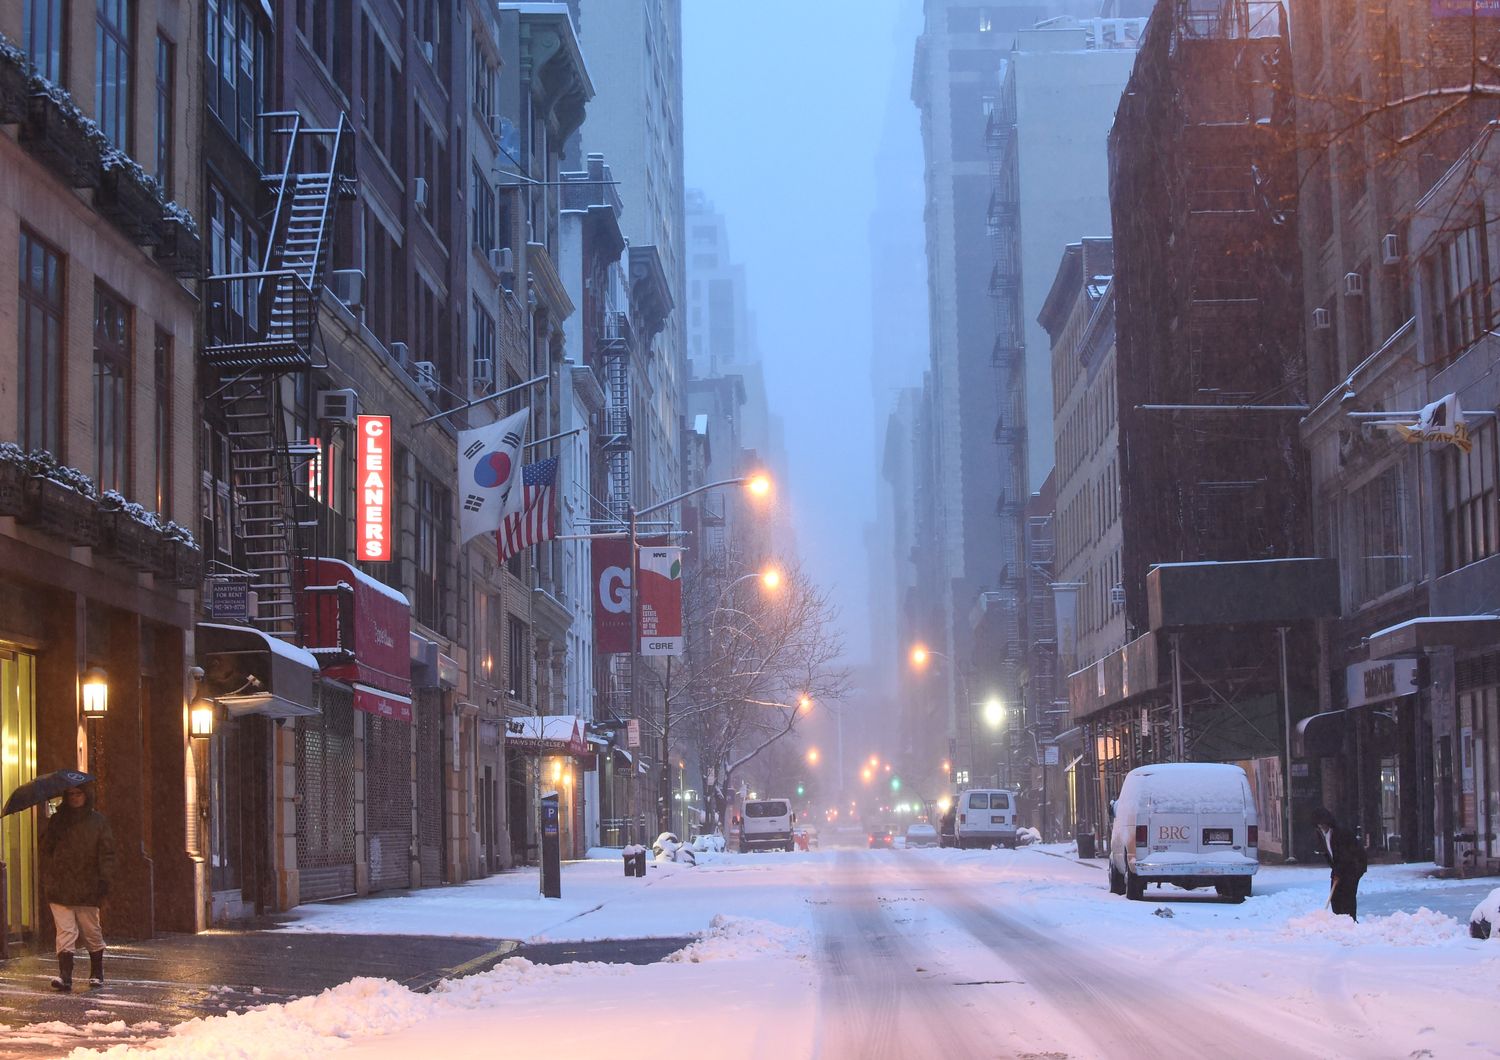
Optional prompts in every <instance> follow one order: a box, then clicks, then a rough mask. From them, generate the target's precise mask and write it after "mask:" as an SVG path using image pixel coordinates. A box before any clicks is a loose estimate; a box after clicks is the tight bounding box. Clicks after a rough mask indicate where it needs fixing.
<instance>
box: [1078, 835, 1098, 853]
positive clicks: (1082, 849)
mask: <svg viewBox="0 0 1500 1060" xmlns="http://www.w3.org/2000/svg"><path fill="white" fill-rule="evenodd" d="M1077 839H1078V856H1079V857H1080V858H1091V857H1093V856H1094V833H1093V832H1079V833H1078V836H1077Z"/></svg>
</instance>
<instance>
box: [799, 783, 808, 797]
mask: <svg viewBox="0 0 1500 1060" xmlns="http://www.w3.org/2000/svg"><path fill="white" fill-rule="evenodd" d="M806 794H807V788H806V787H805V786H804V785H802V784H798V785H797V797H798V798H799V799H800V798H801V797H802V796H803V795H806Z"/></svg>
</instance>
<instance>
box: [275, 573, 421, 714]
mask: <svg viewBox="0 0 1500 1060" xmlns="http://www.w3.org/2000/svg"><path fill="white" fill-rule="evenodd" d="M302 580H303V582H304V586H303V590H304V591H303V593H302V596H301V604H300V605H299V606H300V607H301V608H302V609H303V614H302V622H303V631H304V633H305V634H306V636H307V644H306V647H307V648H308V649H309V650H310V651H311V652H312V653H313V654H314V655H316V656H317V657H318V661H319V663H320V664H321V665H322V667H323V676H325V677H335V678H338V679H340V680H344V681H351V682H360V683H362V684H367V685H370V686H371V687H373V688H384V689H389V690H390V691H391V692H393V693H395V694H397V695H398V696H399V695H406V694H407V693H409V692H410V691H411V606H410V605H409V604H408V602H407V599H406V597H405V596H403V595H401V593H399V592H397V591H396V590H395V589H392V588H391V587H390V586H389V585H386V584H385V583H384V582H381V581H378V580H377V579H375V578H373V577H371V576H370V575H368V574H366V573H365V572H364V571H362V570H360V569H359V568H358V567H354V566H352V565H350V564H348V563H345V562H344V561H343V560H338V559H329V558H327V557H317V558H313V559H305V560H303V561H302Z"/></svg>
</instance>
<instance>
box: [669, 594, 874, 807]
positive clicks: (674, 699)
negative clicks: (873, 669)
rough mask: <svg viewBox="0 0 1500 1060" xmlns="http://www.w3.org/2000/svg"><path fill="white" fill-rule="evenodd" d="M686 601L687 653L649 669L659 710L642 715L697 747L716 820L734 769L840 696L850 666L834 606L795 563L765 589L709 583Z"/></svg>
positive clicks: (844, 690) (724, 804)
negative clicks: (669, 664)
mask: <svg viewBox="0 0 1500 1060" xmlns="http://www.w3.org/2000/svg"><path fill="white" fill-rule="evenodd" d="M685 604H686V610H687V613H688V615H689V618H690V638H689V647H688V652H687V654H686V655H684V656H683V657H682V659H681V660H680V661H679V662H678V663H677V664H675V665H673V666H672V667H671V669H670V670H666V669H663V670H660V671H653V675H654V676H653V678H652V679H651V681H652V684H653V685H654V686H655V687H654V695H652V696H651V697H650V699H651V700H652V701H653V702H656V703H658V704H660V705H661V709H660V710H659V711H653V712H652V713H653V714H654V715H655V716H654V717H651V718H650V719H647V720H645V721H644V723H645V724H646V725H647V727H648V728H649V729H651V730H654V731H655V733H656V735H657V736H658V737H662V738H665V737H666V736H667V735H670V734H673V733H677V734H680V735H681V736H682V737H683V738H684V739H685V741H686V742H688V743H689V744H691V745H692V746H693V747H694V748H695V749H696V751H697V753H698V760H699V764H700V766H701V768H702V769H703V771H704V776H703V781H704V790H705V791H707V792H709V795H710V798H711V800H712V803H711V805H712V809H713V817H714V823H715V824H722V822H723V821H724V819H725V813H726V809H727V807H728V804H729V800H730V793H731V792H732V790H733V779H734V775H735V773H736V771H738V770H740V769H741V768H743V767H744V766H745V765H746V764H748V763H749V762H751V761H753V760H754V759H755V758H756V757H757V756H759V755H760V754H762V753H763V752H764V751H765V750H766V749H767V748H769V747H772V746H773V745H775V744H776V743H777V742H778V741H780V740H783V739H784V738H785V737H787V736H788V735H790V734H791V733H792V732H794V731H795V730H796V728H797V724H798V722H799V721H801V719H802V718H804V717H806V716H807V715H808V713H809V712H810V711H811V710H812V709H815V708H816V707H818V706H826V705H830V704H833V703H836V702H837V701H839V700H840V699H842V698H843V697H844V695H845V694H846V693H847V692H848V689H849V680H850V678H849V672H848V670H847V669H846V668H845V667H844V666H843V665H842V663H841V659H842V656H843V650H844V646H843V638H842V636H841V634H840V633H839V631H838V626H837V619H838V613H837V609H836V608H835V607H834V606H833V604H832V603H831V602H830V600H829V598H828V594H827V592H826V591H825V590H823V589H821V588H820V587H818V586H817V585H815V584H814V583H813V582H812V581H811V579H810V578H808V577H807V575H806V573H805V572H804V571H802V570H801V569H800V568H794V569H791V570H788V571H785V572H783V574H782V577H781V584H780V586H779V587H778V589H777V590H776V591H775V592H771V593H765V592H762V591H760V590H759V589H758V588H751V587H749V586H747V585H740V584H735V583H733V582H731V583H730V585H728V586H726V587H722V588H721V587H719V586H716V585H715V584H713V583H712V582H711V581H706V582H703V583H701V584H699V585H696V586H694V587H693V588H692V589H691V590H690V591H689V592H688V594H687V599H686V600H685ZM664 791H665V788H664ZM663 797H664V798H670V794H669V793H666V794H664V795H663Z"/></svg>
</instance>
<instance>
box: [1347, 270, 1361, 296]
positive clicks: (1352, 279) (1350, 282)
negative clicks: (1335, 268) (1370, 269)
mask: <svg viewBox="0 0 1500 1060" xmlns="http://www.w3.org/2000/svg"><path fill="white" fill-rule="evenodd" d="M1364 293H1365V278H1364V276H1363V275H1361V274H1360V273H1357V272H1346V273H1344V297H1345V298H1359V297H1361V296H1362V295H1363V294H1364Z"/></svg>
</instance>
